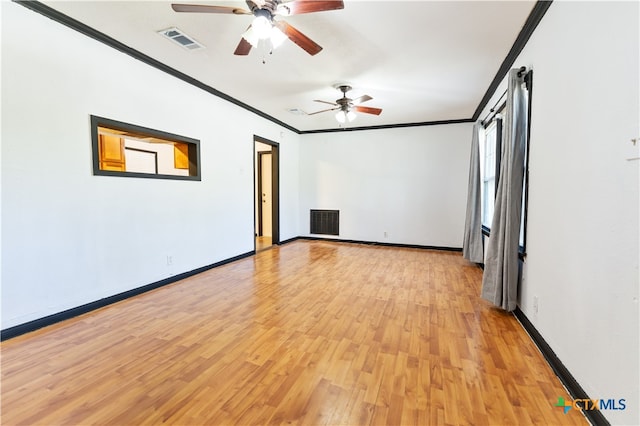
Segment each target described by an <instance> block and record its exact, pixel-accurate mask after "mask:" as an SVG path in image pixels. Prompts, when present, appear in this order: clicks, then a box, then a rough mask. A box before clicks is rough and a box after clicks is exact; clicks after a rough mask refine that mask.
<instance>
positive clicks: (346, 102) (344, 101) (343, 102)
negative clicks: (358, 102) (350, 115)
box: [336, 84, 353, 112]
mask: <svg viewBox="0 0 640 426" xmlns="http://www.w3.org/2000/svg"><path fill="white" fill-rule="evenodd" d="M337 89H338V90H340V91H341V92H342V97H341V98H340V99H336V104H338V105H340V110H341V111H345V112H347V111H349V110H350V109H351V107H353V102H352V100H351V99H350V98H347V92H348V91H349V90H351V86H349V85H346V84H342V85H340V86H338V87H337Z"/></svg>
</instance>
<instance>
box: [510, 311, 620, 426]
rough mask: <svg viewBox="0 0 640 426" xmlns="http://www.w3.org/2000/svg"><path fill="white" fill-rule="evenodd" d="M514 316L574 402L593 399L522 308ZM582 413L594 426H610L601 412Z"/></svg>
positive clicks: (589, 411) (586, 411) (585, 411)
mask: <svg viewBox="0 0 640 426" xmlns="http://www.w3.org/2000/svg"><path fill="white" fill-rule="evenodd" d="M513 314H514V315H515V317H516V318H517V319H518V321H519V322H520V324H522V328H524V329H525V331H526V332H527V333H528V334H529V336H530V337H531V340H533V343H535V345H536V346H537V347H538V349H539V350H540V352H542V355H543V356H544V359H546V360H547V362H548V363H549V365H550V366H551V369H552V370H553V372H554V373H555V374H556V376H558V378H559V379H560V381H561V382H562V384H563V385H564V387H565V388H567V391H568V392H569V395H571V398H573V399H574V400H575V399H591V398H589V396H588V395H587V393H586V392H585V391H584V389H582V386H580V384H578V382H577V380H576V379H575V378H574V377H573V375H572V374H571V373H570V372H569V370H568V369H567V367H565V366H564V364H563V363H562V361H560V358H558V356H557V355H556V354H555V352H553V349H551V346H549V344H548V343H547V342H546V341H545V340H544V338H543V337H542V335H541V334H540V333H539V332H538V330H536V328H535V327H534V326H533V324H532V323H531V321H529V318H527V316H526V315H525V314H524V312H522V311H521V310H520V308H516V310H515V311H514V312H513ZM582 413H583V414H584V416H585V417H586V418H587V420H589V422H591V424H592V425H596V426H600V425H602V426H605V425H610V423H609V421H608V420H607V419H606V418H605V417H604V415H603V414H602V412H601V411H600V410H582Z"/></svg>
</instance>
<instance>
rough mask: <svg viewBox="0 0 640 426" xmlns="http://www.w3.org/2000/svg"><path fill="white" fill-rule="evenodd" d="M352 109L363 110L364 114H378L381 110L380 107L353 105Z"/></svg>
mask: <svg viewBox="0 0 640 426" xmlns="http://www.w3.org/2000/svg"><path fill="white" fill-rule="evenodd" d="M353 109H354V110H356V111H358V112H364V113H365V114H374V115H380V113H381V112H382V109H380V108H370V107H363V106H355V107H353Z"/></svg>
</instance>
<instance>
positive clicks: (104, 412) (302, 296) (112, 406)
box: [1, 241, 586, 425]
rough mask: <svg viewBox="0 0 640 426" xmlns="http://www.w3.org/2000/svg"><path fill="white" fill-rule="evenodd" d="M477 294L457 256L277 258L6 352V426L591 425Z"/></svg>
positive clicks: (187, 283) (320, 251) (206, 277)
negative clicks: (565, 404) (566, 408)
mask: <svg viewBox="0 0 640 426" xmlns="http://www.w3.org/2000/svg"><path fill="white" fill-rule="evenodd" d="M480 281H481V270H480V269H478V268H477V267H475V266H473V265H471V264H469V263H468V262H467V261H465V260H464V259H463V258H462V256H461V255H460V253H452V252H438V251H430V250H420V249H404V248H388V247H380V246H366V245H358V244H341V243H332V242H325V241H296V242H293V243H289V244H286V245H284V246H280V247H278V246H275V247H273V248H272V249H271V250H265V251H262V252H260V253H258V254H257V255H256V256H253V257H250V258H246V259H243V260H240V261H237V262H234V263H231V264H228V265H225V266H223V267H219V268H216V269H213V270H210V271H208V272H205V273H203V274H200V275H197V276H194V277H191V278H189V279H186V280H183V281H180V282H177V283H175V284H172V285H170V286H167V287H163V288H161V289H158V290H155V291H153V292H149V293H146V294H143V295H141V296H138V297H135V298H132V299H129V300H126V301H123V302H120V303H117V304H114V305H111V306H109V307H106V308H103V309H100V310H98V311H94V312H92V313H90V314H87V315H84V316H81V317H77V318H74V319H71V320H69V321H66V322H63V323H59V324H56V325H53V326H51V327H48V328H45V329H42V330H39V331H36V332H33V333H30V334H27V335H23V336H20V337H17V338H14V339H11V340H8V341H5V342H3V343H2V346H1V349H2V424H4V425H12V424H46V425H53V424H74V425H75V424H112V425H133V424H159V423H170V424H184V425H205V424H206V425H231V424H238V425H267V424H303V425H320V424H327V425H368V424H376V425H428V424H431V425H453V424H478V425H484V424H493V425H524V424H586V421H585V420H584V418H583V417H582V416H581V414H580V413H578V412H576V411H575V410H571V411H570V412H569V413H567V414H566V415H565V414H563V412H562V409H561V408H559V407H554V403H555V402H556V401H557V400H558V397H559V396H563V397H564V398H565V399H569V396H568V395H567V393H566V391H565V390H564V389H563V387H562V386H561V384H560V382H559V380H558V379H557V378H556V377H555V376H554V374H553V373H552V371H551V369H550V368H549V366H548V365H547V364H546V363H545V361H544V359H543V357H542V355H541V354H540V353H539V352H538V350H537V349H536V347H535V346H534V344H533V343H532V342H531V340H530V339H529V337H528V336H527V334H526V333H525V332H524V330H523V329H522V328H521V326H520V325H519V324H518V323H517V321H516V320H515V318H514V317H513V316H512V315H509V314H506V313H503V312H501V311H499V310H496V309H493V308H491V307H490V306H489V305H488V304H487V303H485V302H484V301H482V300H481V299H480V298H479V297H478V293H479V288H480ZM87 285H90V283H87Z"/></svg>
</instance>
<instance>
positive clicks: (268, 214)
mask: <svg viewBox="0 0 640 426" xmlns="http://www.w3.org/2000/svg"><path fill="white" fill-rule="evenodd" d="M254 170H255V171H254V175H255V190H254V204H255V218H256V220H255V251H256V252H258V251H261V250H265V249H267V248H269V247H271V246H272V245H274V244H278V243H279V242H280V232H279V205H280V203H279V191H278V187H279V185H278V177H279V156H278V143H277V142H273V141H269V140H267V139H263V138H260V137H258V136H254Z"/></svg>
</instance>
